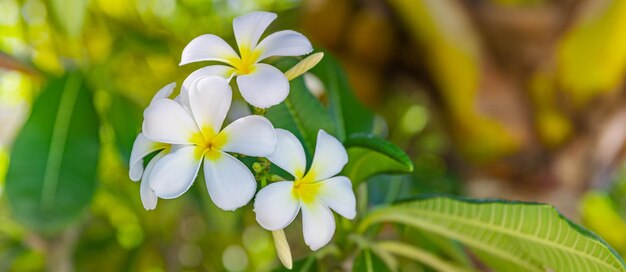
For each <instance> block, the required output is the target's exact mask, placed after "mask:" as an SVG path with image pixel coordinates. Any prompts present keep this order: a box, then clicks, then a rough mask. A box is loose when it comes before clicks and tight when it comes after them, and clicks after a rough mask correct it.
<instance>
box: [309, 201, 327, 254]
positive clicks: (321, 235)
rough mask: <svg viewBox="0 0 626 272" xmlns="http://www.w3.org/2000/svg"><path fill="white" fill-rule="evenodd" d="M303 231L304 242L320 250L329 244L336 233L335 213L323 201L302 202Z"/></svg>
mask: <svg viewBox="0 0 626 272" xmlns="http://www.w3.org/2000/svg"><path fill="white" fill-rule="evenodd" d="M302 232H303V234H304V243H305V244H307V245H308V246H309V247H310V248H311V250H318V249H320V248H321V247H323V246H325V245H326V244H328V242H329V241H330V239H332V238H333V234H334V233H335V218H334V217H333V213H332V212H331V211H330V209H329V208H328V207H326V205H324V203H323V202H321V201H313V202H310V203H303V204H302Z"/></svg>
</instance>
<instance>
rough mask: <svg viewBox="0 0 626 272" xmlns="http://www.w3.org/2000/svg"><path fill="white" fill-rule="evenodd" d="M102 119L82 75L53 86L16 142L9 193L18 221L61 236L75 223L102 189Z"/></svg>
mask: <svg viewBox="0 0 626 272" xmlns="http://www.w3.org/2000/svg"><path fill="white" fill-rule="evenodd" d="M99 145H100V142H99V139H98V117H97V115H96V111H95V109H94V106H93V103H92V98H91V95H90V93H89V92H88V90H87V89H86V86H85V85H84V83H83V79H82V77H81V75H80V74H78V73H72V74H70V75H68V76H65V77H63V78H61V79H54V80H51V81H50V82H49V83H48V85H47V87H46V88H45V89H44V90H43V92H42V94H41V96H40V97H39V98H38V99H37V101H36V102H35V103H34V104H33V108H32V114H31V116H30V118H29V119H28V121H27V122H26V124H25V125H24V128H23V129H22V131H21V132H20V134H19V136H18V137H17V139H16V141H15V145H14V146H13V150H12V154H11V165H10V167H9V171H8V174H7V178H6V190H7V195H8V199H9V203H10V205H11V208H12V214H13V216H14V217H15V218H16V219H17V220H18V221H19V222H21V223H22V224H24V225H26V226H27V227H29V228H31V229H33V230H36V231H42V232H53V231H57V230H59V229H60V228H62V227H63V226H65V225H66V224H68V223H69V222H71V221H73V220H75V219H76V218H77V217H78V216H79V215H80V214H81V212H82V211H83V209H84V208H85V207H87V205H88V204H89V202H90V201H91V199H92V196H93V193H94V190H95V187H96V166H97V163H98V152H99Z"/></svg>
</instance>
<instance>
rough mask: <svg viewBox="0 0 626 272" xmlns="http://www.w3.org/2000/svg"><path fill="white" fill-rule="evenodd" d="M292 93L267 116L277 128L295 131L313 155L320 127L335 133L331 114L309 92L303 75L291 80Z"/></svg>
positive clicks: (308, 151)
mask: <svg viewBox="0 0 626 272" xmlns="http://www.w3.org/2000/svg"><path fill="white" fill-rule="evenodd" d="M290 88H291V90H290V93H289V96H288V97H287V99H285V101H284V102H283V103H280V104H279V105H276V106H274V107H271V108H270V109H269V110H268V111H267V114H266V117H267V118H268V119H270V121H272V123H273V124H274V126H275V127H276V128H283V129H286V130H289V131H291V132H293V133H294V134H295V135H296V137H298V138H299V139H300V140H301V141H302V143H303V146H304V148H305V150H306V151H307V154H308V155H309V156H311V155H312V154H313V151H314V150H315V142H316V141H317V132H318V131H319V130H320V129H323V130H325V131H326V132H328V133H330V134H332V135H334V134H335V127H334V125H333V120H332V119H331V117H330V114H328V112H327V111H326V110H325V109H324V107H322V104H320V102H319V101H318V100H317V99H316V98H315V97H314V96H313V95H312V94H311V93H310V92H309V90H308V89H307V88H306V86H305V85H304V80H303V79H302V77H299V78H296V79H294V80H292V81H291V82H290Z"/></svg>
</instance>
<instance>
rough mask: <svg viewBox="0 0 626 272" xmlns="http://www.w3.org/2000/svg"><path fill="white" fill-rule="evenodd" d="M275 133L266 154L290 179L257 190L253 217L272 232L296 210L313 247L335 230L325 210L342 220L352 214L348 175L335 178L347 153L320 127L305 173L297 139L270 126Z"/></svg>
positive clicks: (350, 217)
mask: <svg viewBox="0 0 626 272" xmlns="http://www.w3.org/2000/svg"><path fill="white" fill-rule="evenodd" d="M276 136H277V144H276V151H275V152H274V153H273V154H272V155H270V156H268V157H267V158H268V159H269V160H270V161H271V162H272V163H274V164H275V165H277V166H279V167H280V168H282V169H284V170H285V171H287V172H289V173H290V174H291V175H293V177H294V178H295V180H294V181H280V182H275V183H271V184H269V185H268V186H266V187H264V188H263V189H261V190H260V191H259V192H258V194H257V196H256V198H255V201H254V212H255V213H256V220H257V222H259V224H260V225H261V226H262V227H263V228H265V229H267V230H271V231H276V230H280V229H283V228H285V227H286V226H287V225H289V224H290V223H291V222H292V221H293V220H294V219H295V217H296V216H297V215H298V212H299V211H300V210H302V227H303V234H304V241H305V243H306V244H307V245H308V246H309V247H310V248H311V249H312V250H317V249H319V248H321V247H323V246H324V245H326V244H327V243H328V242H329V241H330V239H331V238H332V236H333V234H334V232H335V219H334V217H333V214H332V212H331V209H332V210H334V211H335V212H337V213H338V214H340V215H341V216H343V217H345V218H348V219H353V218H354V217H355V216H356V201H355V197H354V192H353V191H352V183H351V182H350V179H348V178H347V177H343V176H335V175H337V174H339V172H340V171H341V169H342V168H343V167H344V166H345V164H346V163H347V162H348V154H347V152H346V149H345V148H344V147H343V145H342V144H341V143H340V142H339V141H338V140H337V139H335V138H334V137H333V136H331V135H329V134H328V133H326V132H325V131H323V130H320V131H319V133H318V134H317V146H316V148H315V154H314V156H313V162H312V164H311V167H310V168H309V170H308V171H307V172H306V173H305V170H306V157H305V154H304V149H303V148H302V145H301V144H300V142H299V141H298V138H296V136H294V135H293V134H292V133H291V132H289V131H286V130H283V129H276Z"/></svg>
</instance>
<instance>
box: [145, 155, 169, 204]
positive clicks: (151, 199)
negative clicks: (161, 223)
mask: <svg viewBox="0 0 626 272" xmlns="http://www.w3.org/2000/svg"><path fill="white" fill-rule="evenodd" d="M167 153H168V152H167V151H161V152H159V154H156V155H155V156H154V157H153V158H152V160H150V162H149V163H148V165H147V166H146V174H145V175H144V176H143V178H142V179H141V186H140V187H139V196H141V203H142V204H143V207H144V209H146V210H147V211H149V210H154V209H155V208H156V205H157V200H158V199H159V198H158V197H157V196H156V195H155V194H154V191H153V190H152V188H151V187H150V179H149V177H150V173H151V172H152V169H154V166H155V165H156V163H157V162H158V161H159V160H160V159H161V158H163V157H164V156H165V155H166V154H167Z"/></svg>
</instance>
